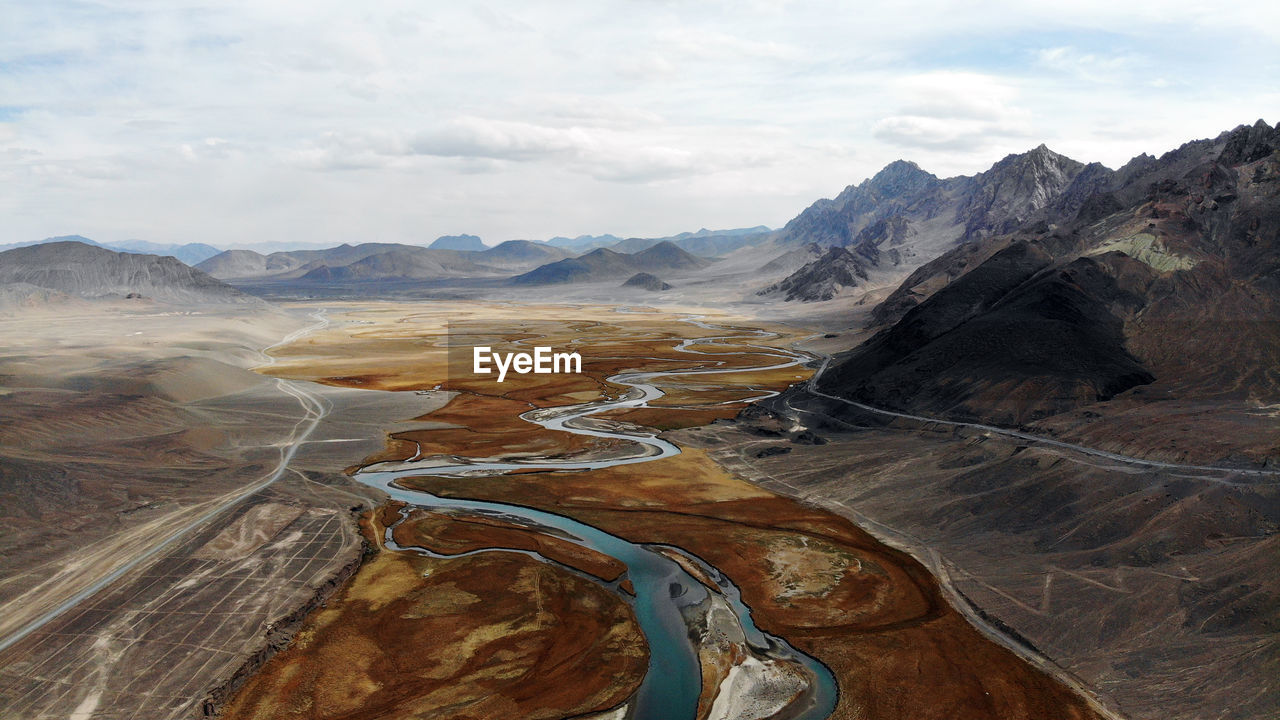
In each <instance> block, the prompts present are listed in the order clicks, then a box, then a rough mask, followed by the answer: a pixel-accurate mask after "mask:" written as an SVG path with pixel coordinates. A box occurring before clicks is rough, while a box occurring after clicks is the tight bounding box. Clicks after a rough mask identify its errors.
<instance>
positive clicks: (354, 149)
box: [0, 0, 1280, 247]
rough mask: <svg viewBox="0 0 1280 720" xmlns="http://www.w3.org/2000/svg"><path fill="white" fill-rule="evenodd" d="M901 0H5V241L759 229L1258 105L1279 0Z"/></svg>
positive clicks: (402, 238) (1116, 146)
mask: <svg viewBox="0 0 1280 720" xmlns="http://www.w3.org/2000/svg"><path fill="white" fill-rule="evenodd" d="M876 5H889V3H878V4H876ZM894 5H895V7H893V8H883V7H879V8H877V7H872V4H870V3H868V4H867V7H862V8H859V7H857V6H856V5H855V4H854V3H850V2H799V1H797V2H788V1H786V0H735V1H732V2H730V1H728V0H726V1H724V2H716V1H715V0H700V1H690V2H681V1H679V0H670V1H665V2H664V1H660V0H631V1H606V0H596V1H583V2H567V1H565V2H541V1H540V0H521V1H519V2H501V1H499V0H493V1H491V2H486V3H473V2H465V1H462V0H455V1H451V2H443V1H426V0H414V1H406V2H376V1H375V2H368V3H357V2H350V0H342V1H341V2H331V1H330V0H270V1H269V2H262V1H260V0H252V1H245V2H242V1H241V0H216V1H209V2H204V1H202V0H173V1H171V2H163V3H161V2H154V1H152V0H146V1H143V0H100V1H96V2H95V1H85V2H80V1H66V0H40V1H39V2H25V1H22V0H4V1H3V2H0V187H3V192H0V243H7V242H18V241H25V240H33V239H37V238H41V237H46V236H49V235H58V234H68V233H80V234H84V235H87V236H89V237H92V238H94V239H97V240H100V241H108V242H109V241H119V240H124V239H129V238H139V239H143V240H151V241H156V242H207V243H211V244H214V245H219V246H222V247H228V246H252V245H253V244H254V243H258V242H279V241H283V240H291V241H293V240H296V241H302V242H323V243H334V244H336V243H339V242H364V241H384V242H429V241H430V240H432V239H434V238H435V237H436V236H438V235H442V234H453V233H462V232H469V233H474V234H478V235H481V236H482V237H483V238H484V239H485V240H486V241H487V242H489V243H494V242H498V241H501V240H506V239H511V238H531V239H541V238H548V237H551V236H554V235H569V236H573V235H578V234H602V233H614V234H617V235H623V236H634V235H640V236H658V235H667V234H673V233H676V232H680V231H684V230H696V229H698V228H699V227H710V228H730V227H743V226H751V225H757V224H764V225H770V226H775V227H776V226H780V225H782V224H784V223H785V222H786V221H787V220H788V219H790V218H791V217H792V216H794V215H795V214H796V213H797V212H799V211H800V210H801V209H803V208H804V207H805V206H807V205H808V204H809V203H811V202H812V201H813V200H815V199H817V198H819V197H830V196H832V195H835V194H836V193H838V192H839V191H840V190H841V189H842V188H843V187H844V186H846V185H848V184H850V183H856V182H859V181H861V180H862V179H864V178H865V177H867V176H868V175H870V174H873V173H874V172H875V171H876V170H877V169H879V168H880V167H882V166H883V165H884V164H885V163H887V162H889V161H891V160H894V159H896V158H907V159H911V160H915V161H916V162H918V163H919V164H920V165H921V166H922V167H924V168H926V169H928V170H931V171H933V172H935V173H937V174H939V175H942V176H947V175H955V174H961V173H964V174H969V173H973V172H976V171H979V170H982V169H984V168H986V167H987V166H989V165H990V164H991V163H992V162H994V161H995V160H998V159H999V158H1001V157H1003V156H1004V155H1006V154H1008V153H1011V152H1021V151H1024V150H1026V149H1029V148H1031V147H1034V146H1035V145H1037V144H1039V143H1041V142H1044V143H1047V144H1048V145H1049V147H1051V148H1053V149H1055V150H1057V151H1059V152H1062V153H1065V154H1067V155H1070V156H1072V157H1074V158H1076V159H1078V160H1082V161H1091V160H1098V161H1101V162H1103V163H1106V164H1108V165H1110V166H1112V167H1116V166H1118V165H1119V164H1121V163H1123V162H1124V161H1125V160H1126V159H1128V158H1129V157H1131V156H1133V155H1135V154H1138V153H1142V152H1149V153H1152V154H1159V153H1162V152H1164V151H1167V150H1169V149H1172V148H1174V147H1176V146H1177V145H1179V144H1181V143H1182V142H1184V141H1186V140H1190V139H1194V138H1200V137H1209V136H1213V135H1216V134H1218V133H1219V132H1221V131H1223V130H1226V129H1229V128H1231V127H1234V126H1236V125H1238V124H1240V123H1252V122H1253V121H1254V120H1257V119H1258V118H1260V117H1262V118H1265V119H1266V120H1267V121H1268V122H1271V123H1275V122H1276V121H1277V120H1280V112H1278V111H1280V81H1278V80H1277V78H1280V11H1278V10H1277V8H1278V7H1280V5H1277V4H1276V3H1273V2H1260V3H1255V2H1238V3H1230V4H1227V3H1222V4H1221V5H1222V7H1221V8H1211V7H1209V4H1207V3H1201V2H1195V3H1185V2H1179V1H1178V0H1164V1H1161V2H1150V3H1124V2H1117V1H1115V0H1109V1H1106V2H1071V3H1059V4H1054V7H1053V8H1052V9H1044V10H1035V9H1029V8H1028V7H1027V4H1026V3H1022V2H1014V3H1008V4H1000V3H988V4H986V6H985V8H984V9H982V10H981V11H977V10H974V9H973V7H972V5H973V4H972V3H963V2H903V3H896V4H894ZM1045 5H1046V7H1047V6H1048V5H1049V4H1045Z"/></svg>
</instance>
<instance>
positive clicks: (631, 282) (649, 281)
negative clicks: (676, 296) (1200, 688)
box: [622, 272, 671, 292]
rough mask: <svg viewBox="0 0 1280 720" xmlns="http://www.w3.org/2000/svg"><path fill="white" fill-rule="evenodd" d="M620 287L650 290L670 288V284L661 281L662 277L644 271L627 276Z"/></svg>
mask: <svg viewBox="0 0 1280 720" xmlns="http://www.w3.org/2000/svg"><path fill="white" fill-rule="evenodd" d="M622 287H631V288H641V289H644V290H649V291H652V292H660V291H662V290H670V289H671V285H669V284H667V283H665V282H663V281H662V278H660V277H658V276H657V275H652V274H650V273H646V272H640V273H636V274H635V275H632V276H631V277H629V278H627V281H626V282H624V283H622Z"/></svg>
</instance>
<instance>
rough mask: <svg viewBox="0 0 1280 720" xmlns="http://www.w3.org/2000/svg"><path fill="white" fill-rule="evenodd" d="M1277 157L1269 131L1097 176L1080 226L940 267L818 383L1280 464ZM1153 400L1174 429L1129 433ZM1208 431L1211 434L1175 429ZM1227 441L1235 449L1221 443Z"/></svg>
mask: <svg viewBox="0 0 1280 720" xmlns="http://www.w3.org/2000/svg"><path fill="white" fill-rule="evenodd" d="M1277 149H1280V132H1278V131H1277V130H1276V129H1274V128H1271V127H1270V126H1267V125H1266V124H1265V123H1262V122H1261V121H1259V123H1258V124H1257V125H1254V126H1252V127H1240V128H1237V129H1236V130H1234V131H1231V132H1229V133H1224V134H1223V135H1221V136H1219V137H1218V138H1216V139H1213V140H1205V141H1197V142H1194V143H1188V144H1187V145H1185V146H1183V147H1182V148H1179V149H1178V150H1175V151H1173V152H1171V153H1168V154H1166V155H1165V156H1164V157H1162V158H1160V159H1159V160H1155V159H1152V158H1145V157H1144V158H1137V159H1135V160H1134V161H1132V162H1131V163H1129V164H1128V165H1126V166H1125V167H1124V168H1122V169H1121V170H1119V171H1117V172H1115V173H1112V174H1110V175H1109V176H1106V178H1105V179H1107V181H1106V182H1101V181H1100V180H1099V178H1100V177H1102V176H1101V175H1097V176H1095V177H1093V178H1092V179H1090V181H1089V182H1090V186H1091V187H1092V189H1093V191H1092V193H1091V194H1084V193H1080V195H1081V197H1079V199H1078V200H1073V201H1072V202H1071V203H1069V204H1070V205H1075V206H1076V208H1077V209H1076V210H1075V214H1074V216H1073V217H1072V218H1070V219H1063V218H1061V217H1059V218H1058V219H1059V221H1060V222H1053V223H1051V222H1046V221H1043V220H1041V221H1038V222H1036V223H1033V224H1031V225H1028V226H1026V227H1024V228H1022V229H1020V230H1018V231H1017V232H1014V233H1010V234H1005V235H999V236H993V237H991V238H987V239H985V240H980V241H977V242H974V243H971V244H969V245H967V246H964V247H961V248H958V249H957V250H955V251H953V252H951V253H948V254H947V255H944V256H942V257H940V258H938V260H936V261H934V262H932V263H930V264H929V265H926V266H924V267H922V268H921V269H920V271H918V272H917V273H916V274H914V275H912V276H911V278H909V279H908V280H907V281H906V282H905V283H903V285H902V286H901V287H900V288H899V289H898V290H897V291H896V292H895V293H894V294H893V295H892V296H890V298H889V299H888V300H887V301H886V302H885V303H884V305H883V306H882V307H881V308H879V309H878V310H877V315H876V317H877V318H878V319H879V320H880V321H881V322H883V323H884V325H883V328H882V329H881V331H880V332H879V333H877V334H876V335H875V336H873V337H872V338H871V339H870V340H868V341H867V342H865V343H864V344H862V345H861V346H859V347H857V348H854V349H853V350H851V351H849V352H847V353H845V354H843V355H841V356H839V357H838V358H837V359H836V361H835V362H834V363H833V364H832V367H831V369H830V370H829V371H828V372H827V373H826V374H825V375H824V376H823V378H822V382H821V385H822V388H823V389H824V390H826V391H827V392H831V393H834V394H839V395H842V396H845V397H848V398H852V399H857V400H862V401H864V402H868V403H871V404H874V405H879V406H884V407H889V408H894V409H898V410H905V411H908V412H916V413H920V414H926V415H927V414H933V415H945V416H948V417H955V418H962V419H980V420H986V421H993V422H997V423H1003V424H1011V425H1025V424H1029V423H1039V424H1040V425H1041V426H1043V427H1046V428H1052V429H1054V430H1055V431H1058V432H1064V433H1067V434H1070V435H1072V436H1076V437H1084V438H1091V439H1092V440H1093V441H1096V442H1102V443H1111V444H1113V445H1115V444H1120V445H1124V446H1128V447H1130V448H1131V449H1133V448H1134V447H1138V448H1146V449H1147V450H1149V451H1151V452H1157V453H1160V454H1161V455H1162V456H1169V457H1172V458H1173V459H1178V458H1183V457H1195V458H1199V459H1202V460H1203V459H1209V460H1218V459H1223V458H1224V457H1227V456H1234V455H1236V454H1239V455H1241V456H1243V457H1248V458H1252V459H1253V460H1256V461H1262V460H1263V459H1265V458H1269V457H1270V458H1276V457H1280V444H1278V443H1277V437H1276V433H1275V425H1274V422H1275V421H1274V417H1273V416H1272V414H1271V413H1270V412H1269V411H1268V410H1266V408H1267V407H1269V403H1275V402H1276V398H1277V397H1280V370H1278V368H1280V239H1278V237H1277V235H1278V234H1280V153H1277ZM1157 406H1158V407H1159V408H1160V410H1159V411H1158V413H1173V414H1174V416H1175V417H1177V418H1179V422H1167V421H1168V419H1169V416H1168V415H1166V422H1165V423H1163V424H1161V425H1160V426H1159V427H1158V428H1155V429H1152V428H1148V429H1147V430H1146V431H1145V432H1143V433H1140V432H1139V431H1138V430H1136V429H1134V428H1137V427H1147V426H1150V424H1151V420H1152V418H1153V417H1154V416H1153V415H1152V413H1156V412H1157V411H1156V410H1153V408H1154V407H1157ZM1103 416H1105V418H1104V417H1103ZM1197 422H1200V423H1203V422H1212V423H1213V424H1212V425H1209V426H1208V427H1213V428H1215V431H1214V432H1205V430H1206V428H1205V427H1199V428H1196V430H1197V432H1195V433H1194V434H1191V435H1189V436H1188V435H1186V434H1184V433H1183V432H1182V431H1181V428H1183V427H1188V426H1192V427H1194V425H1195V424H1196V423H1197ZM1126 423H1127V424H1129V425H1130V426H1131V427H1129V428H1128V429H1125V427H1124V425H1125V424H1126ZM1223 431H1225V432H1226V434H1227V435H1229V437H1230V439H1231V442H1225V441H1224V442H1220V443H1218V442H1215V441H1214V436H1215V434H1216V433H1218V432H1223ZM1140 434H1142V435H1145V437H1142V438H1140V437H1138V436H1139V435H1140Z"/></svg>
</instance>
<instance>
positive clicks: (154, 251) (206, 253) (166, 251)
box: [0, 235, 222, 265]
mask: <svg viewBox="0 0 1280 720" xmlns="http://www.w3.org/2000/svg"><path fill="white" fill-rule="evenodd" d="M57 242H78V243H83V244H85V245H94V246H97V247H103V248H108V249H111V250H118V251H123V252H130V253H141V254H144V255H170V256H172V257H176V258H178V259H179V260H181V261H182V262H184V263H186V264H188V265H195V264H196V263H199V262H200V261H202V260H206V259H208V258H211V257H213V256H214V255H217V254H218V253H220V252H222V251H221V250H219V249H218V248H216V247H213V246H212V245H205V244H203V243H185V244H181V245H179V244H173V243H169V244H166V243H153V242H147V241H146V240H125V241H124V242H118V243H100V242H96V241H94V240H90V239H89V238H87V237H84V236H83V235H60V236H58V237H51V238H45V239H44V240H34V241H32V242H20V243H11V244H9V245H0V251H3V250H12V249H14V248H20V247H29V246H31V245H46V244H49V243H57Z"/></svg>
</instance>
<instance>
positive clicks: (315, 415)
mask: <svg viewBox="0 0 1280 720" xmlns="http://www.w3.org/2000/svg"><path fill="white" fill-rule="evenodd" d="M312 317H313V318H315V320H316V322H315V324H313V325H309V326H307V327H304V328H301V329H299V330H295V331H293V332H291V333H289V334H288V335H286V336H285V337H283V338H281V340H280V341H279V342H277V343H275V344H273V345H271V346H269V347H266V348H264V349H263V350H261V351H260V353H259V354H261V355H262V357H263V358H264V360H263V363H262V365H259V366H258V367H265V366H269V365H272V364H274V363H275V358H273V357H271V355H270V354H269V353H270V351H271V350H273V349H275V348H277V347H280V346H282V345H287V344H289V343H291V342H294V341H296V340H297V339H298V338H301V337H303V336H305V335H308V334H310V333H313V332H316V331H317V330H321V329H323V328H325V327H328V325H329V320H328V318H327V317H326V316H325V311H324V310H318V311H316V312H315V313H313V314H312ZM276 387H278V388H279V389H280V391H281V392H283V393H285V394H286V395H289V396H291V397H293V398H295V399H296V400H297V401H298V404H299V405H301V406H302V410H303V415H302V418H300V419H299V420H298V422H297V423H296V424H295V425H294V427H293V431H292V432H291V433H290V435H289V437H288V438H286V439H285V440H284V441H282V442H281V443H279V447H280V461H279V462H278V463H277V464H276V467H275V469H274V470H272V471H271V473H269V474H268V475H265V476H264V477H263V478H262V479H260V480H258V481H256V482H254V483H252V484H250V485H246V486H245V487H243V488H240V489H238V490H235V491H233V492H230V493H227V494H226V495H223V496H222V497H219V498H215V499H213V500H209V501H207V503H208V504H209V505H210V507H208V508H207V509H205V510H203V511H202V512H200V514H199V515H197V516H196V517H195V518H194V519H192V520H190V521H189V522H187V523H186V524H184V525H182V526H181V527H179V528H177V529H175V530H173V531H171V532H169V533H168V534H166V535H164V536H163V537H161V538H160V539H159V541H158V542H157V543H156V544H154V545H152V546H151V547H149V548H147V549H146V550H144V551H142V552H140V553H138V554H136V555H134V556H133V557H132V558H130V559H129V560H127V561H125V562H124V563H122V564H120V565H118V566H116V567H115V568H114V569H112V570H111V571H110V572H109V573H107V574H106V575H103V576H102V577H101V578H99V579H97V580H96V581H94V582H93V583H92V584H91V585H88V586H87V587H85V588H83V589H82V590H80V591H78V592H77V593H76V594H75V595H72V596H71V597H69V598H67V599H66V600H64V601H62V602H61V603H59V604H58V605H56V606H54V607H53V608H51V609H49V610H48V611H46V612H44V613H42V614H41V615H39V616H38V617H36V618H35V619H33V620H32V621H31V622H29V623H27V624H26V625H24V626H22V627H21V628H19V629H17V630H14V631H13V632H11V633H9V634H8V635H7V636H5V637H4V638H3V639H0V652H3V651H4V650H5V649H7V648H9V647H11V646H12V645H14V644H15V643H17V642H19V641H21V640H22V639H23V638H25V637H27V636H28V635H30V634H31V633H33V632H35V631H36V630H39V629H40V628H42V627H44V626H45V625H47V624H48V623H49V622H51V621H52V620H54V619H56V618H58V617H59V616H61V615H62V614H63V613H65V612H67V611H68V610H70V609H72V608H74V607H75V606H76V605H79V604H80V603H81V602H83V601H84V600H86V599H88V598H89V597H92V596H93V595H94V594H96V593H97V592H98V591H99V590H102V589H103V588H105V587H106V586H108V585H110V584H111V583H113V582H115V581H116V580H118V579H120V578H121V577H123V576H124V575H125V574H126V573H128V572H129V571H131V570H133V569H135V568H137V567H139V566H141V565H142V564H143V563H146V562H147V561H149V560H152V559H154V558H155V557H156V556H157V555H159V554H160V553H161V552H162V551H164V550H165V549H167V548H169V547H171V546H172V545H173V544H174V543H176V542H178V541H179V540H181V539H183V538H185V537H187V536H188V535H190V534H191V533H192V531H194V530H196V529H197V528H199V527H201V526H203V525H204V524H205V523H207V522H209V521H210V520H212V519H214V518H215V517H217V516H218V515H219V514H221V513H223V512H225V511H227V510H229V509H230V508H232V507H234V506H235V505H237V504H238V503H240V502H241V501H242V500H245V499H247V498H249V497H250V496H252V495H253V494H254V493H256V492H259V491H261V490H262V489H264V488H266V487H268V486H270V485H271V484H272V483H274V482H276V481H277V480H279V479H280V478H281V477H282V476H283V475H284V473H285V471H286V470H287V469H288V468H289V463H290V462H291V461H292V460H293V457H294V455H295V454H297V452H298V448H299V447H301V446H302V444H303V443H305V442H306V440H307V438H308V437H310V435H311V433H312V432H314V431H315V429H316V427H317V426H318V425H319V424H320V421H321V420H323V419H324V417H325V415H327V414H328V413H329V409H330V408H329V405H328V403H327V402H326V401H325V400H324V399H323V398H321V397H320V396H318V395H316V394H315V393H313V392H311V391H310V390H309V389H307V388H306V387H305V384H304V383H296V382H293V381H290V380H285V379H282V378H276Z"/></svg>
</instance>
